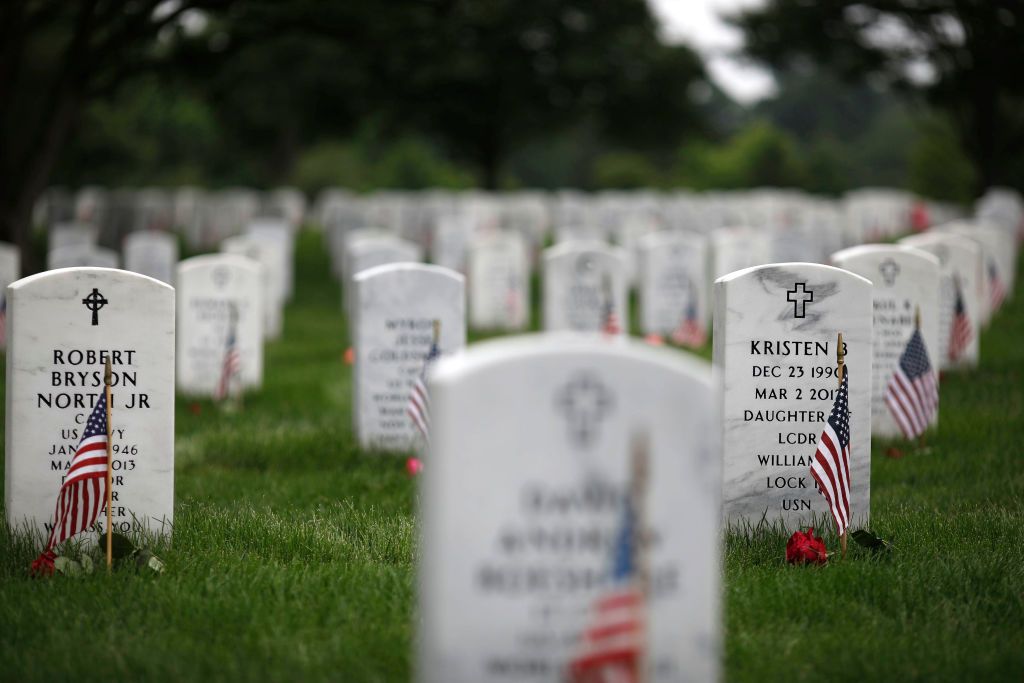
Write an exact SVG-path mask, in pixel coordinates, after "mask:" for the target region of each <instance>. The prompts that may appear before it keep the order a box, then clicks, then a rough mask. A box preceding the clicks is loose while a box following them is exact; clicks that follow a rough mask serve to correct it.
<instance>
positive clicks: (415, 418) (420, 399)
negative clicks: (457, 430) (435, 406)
mask: <svg viewBox="0 0 1024 683" xmlns="http://www.w3.org/2000/svg"><path fill="white" fill-rule="evenodd" d="M440 338H441V321H440V320H435V321H434V339H433V341H432V342H431V343H430V350H429V351H428V352H427V355H426V357H425V358H424V359H423V368H422V369H421V370H420V374H419V375H417V376H416V381H415V382H413V385H412V391H411V392H409V403H408V405H407V407H406V412H407V413H408V414H409V417H410V418H411V419H412V423H413V425H415V426H416V429H417V430H419V433H420V434H422V435H423V438H424V439H429V438H430V394H429V393H428V392H427V370H429V369H430V364H431V363H433V362H434V361H435V360H437V359H438V358H439V357H440V356H441V349H440V348H439V347H438V343H439V342H440Z"/></svg>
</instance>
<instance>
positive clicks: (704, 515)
mask: <svg viewBox="0 0 1024 683" xmlns="http://www.w3.org/2000/svg"><path fill="white" fill-rule="evenodd" d="M428 382H429V386H430V392H431V395H432V397H433V399H432V400H433V411H434V413H433V415H434V421H433V429H432V433H431V451H430V454H429V456H428V457H429V460H428V461H427V462H428V464H427V467H426V468H425V470H424V475H423V477H424V478H423V482H422V496H421V498H420V519H421V524H422V542H421V545H420V548H421V550H420V553H421V561H420V564H419V566H420V573H419V596H420V597H419V619H418V620H417V624H418V637H417V642H418V648H419V651H418V666H417V680H419V681H422V682H424V683H426V682H433V681H446V682H448V683H478V682H485V681H527V680H530V681H533V680H547V681H555V680H565V679H564V678H563V676H564V673H565V669H566V667H567V665H568V664H569V662H571V661H572V658H573V657H574V655H575V653H577V652H578V651H579V650H578V648H579V642H580V640H579V637H580V633H581V630H582V629H583V628H584V627H585V625H586V624H587V622H588V621H589V620H590V619H591V617H592V612H591V611H590V608H591V606H592V605H593V604H594V603H595V601H596V600H597V599H598V597H599V596H600V595H602V593H603V591H606V590H607V589H608V582H607V574H608V572H609V569H610V565H611V563H612V560H613V551H614V548H615V539H616V537H617V534H619V533H620V530H621V529H622V526H623V518H624V516H625V506H626V505H627V501H629V500H630V494H629V491H630V489H631V483H632V481H634V480H633V477H632V465H633V456H632V453H633V448H634V446H635V445H636V444H637V443H638V440H643V439H646V448H645V449H644V450H645V452H646V455H647V468H646V476H645V477H644V478H643V479H642V480H641V481H642V483H641V484H640V490H641V492H640V493H638V494H636V495H635V496H634V497H633V500H634V501H635V503H636V506H637V510H638V515H637V518H638V519H639V520H641V521H640V524H641V525H642V527H643V528H644V529H645V530H646V531H647V532H648V534H649V538H650V539H651V542H650V545H649V546H648V549H647V551H646V552H645V554H644V558H643V559H642V561H643V562H644V563H645V565H646V566H648V567H649V572H650V579H651V587H652V591H651V595H650V597H649V599H648V600H647V605H646V609H647V624H648V630H647V638H648V641H647V642H648V647H649V649H648V661H649V671H648V672H647V673H648V674H649V675H648V677H647V678H646V680H649V681H652V682H668V681H673V682H674V681H681V680H695V681H713V680H716V679H717V678H719V676H720V669H721V642H722V633H721V604H720V602H721V601H720V597H719V596H720V586H721V567H720V559H719V558H720V556H721V547H720V542H721V535H720V518H719V509H720V508H719V504H720V500H719V491H720V468H719V466H718V462H717V454H718V444H717V429H716V426H717V415H716V413H715V411H716V404H717V400H716V391H715V388H714V384H713V380H712V374H711V372H710V368H709V367H708V365H707V363H705V362H703V361H700V360H697V359H694V358H691V357H688V356H685V355H684V354H680V353H677V352H673V351H670V350H666V349H656V348H652V347H650V346H647V345H645V344H641V343H639V342H629V341H626V340H619V339H608V338H604V337H599V336H596V335H587V334H572V333H557V334H556V333H550V334H545V335H530V336H524V337H517V338H510V339H502V340H496V341H492V342H485V343H482V344H479V345H474V346H473V347H471V348H470V349H468V350H467V351H466V352H465V353H462V354H458V355H456V356H452V357H449V358H447V359H445V360H442V361H441V362H440V363H438V365H437V366H436V367H435V368H434V369H433V371H432V372H431V374H430V376H429V379H428ZM481 397H486V400H481ZM681 522H682V523H681ZM529 576H532V577H534V578H535V579H536V580H533V581H528V580H527V577H529ZM453 606H457V608H455V609H453ZM496 661H500V662H504V663H506V664H507V665H508V668H507V669H506V670H504V671H502V670H499V669H497V668H495V667H494V662H496ZM531 662H532V663H536V666H537V667H542V669H541V670H542V671H543V675H542V676H540V677H539V678H538V675H537V674H536V671H534V673H533V674H532V675H531V674H529V673H528V669H529V667H526V666H524V664H529V663H531ZM517 668H518V670H519V671H518V673H517V671H516V669H517Z"/></svg>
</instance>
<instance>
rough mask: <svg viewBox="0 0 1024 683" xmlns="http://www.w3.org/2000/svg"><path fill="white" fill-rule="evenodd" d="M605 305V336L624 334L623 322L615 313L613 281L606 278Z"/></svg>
mask: <svg viewBox="0 0 1024 683" xmlns="http://www.w3.org/2000/svg"><path fill="white" fill-rule="evenodd" d="M603 290H604V304H603V308H602V311H601V331H602V332H604V333H605V334H622V322H621V321H620V320H619V314H618V313H616V312H615V295H614V294H613V293H612V279H611V277H609V276H608V275H605V278H604V287H603Z"/></svg>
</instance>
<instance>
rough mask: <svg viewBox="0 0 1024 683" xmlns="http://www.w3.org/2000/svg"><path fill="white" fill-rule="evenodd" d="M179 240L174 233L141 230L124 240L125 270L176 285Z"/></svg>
mask: <svg viewBox="0 0 1024 683" xmlns="http://www.w3.org/2000/svg"><path fill="white" fill-rule="evenodd" d="M177 265H178V240H177V239H176V238H175V237H174V235H173V234H172V233H169V232H158V231H156V230H139V231H136V232H133V233H130V234H129V235H128V236H127V237H125V238H124V268H125V270H130V271H132V272H133V273H140V274H142V275H148V276H150V277H151V278H155V279H157V280H160V281H161V282H166V283H167V284H169V285H173V284H174V269H175V268H176V267H177Z"/></svg>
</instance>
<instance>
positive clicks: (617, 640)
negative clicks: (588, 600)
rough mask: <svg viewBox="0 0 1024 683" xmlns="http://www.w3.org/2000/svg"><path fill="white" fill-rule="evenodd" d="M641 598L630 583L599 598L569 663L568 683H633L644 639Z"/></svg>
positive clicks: (636, 676) (638, 671)
mask: <svg viewBox="0 0 1024 683" xmlns="http://www.w3.org/2000/svg"><path fill="white" fill-rule="evenodd" d="M644 609H645V608H644V597H643V593H641V591H640V589H639V588H638V587H637V586H636V585H635V583H631V584H629V585H626V586H623V587H622V588H621V589H619V590H618V591H616V592H614V593H610V594H608V595H605V596H604V597H602V598H601V599H600V600H599V601H598V602H597V604H596V605H595V606H594V618H593V621H592V623H591V624H589V627H588V628H587V629H586V630H585V631H584V632H583V633H582V635H581V641H582V642H581V644H580V649H579V652H578V653H577V654H576V656H575V657H574V658H573V661H572V662H571V664H570V676H569V678H570V680H571V681H572V683H611V682H613V681H614V682H615V683H619V682H620V681H621V682H622V683H636V682H638V681H639V680H640V666H641V664H642V662H641V657H640V655H641V653H642V652H643V648H644V645H645V642H644V639H645V634H644Z"/></svg>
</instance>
